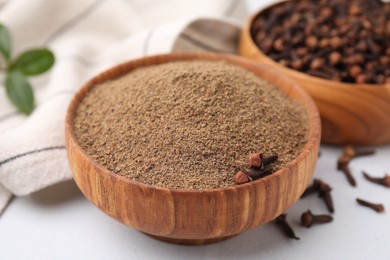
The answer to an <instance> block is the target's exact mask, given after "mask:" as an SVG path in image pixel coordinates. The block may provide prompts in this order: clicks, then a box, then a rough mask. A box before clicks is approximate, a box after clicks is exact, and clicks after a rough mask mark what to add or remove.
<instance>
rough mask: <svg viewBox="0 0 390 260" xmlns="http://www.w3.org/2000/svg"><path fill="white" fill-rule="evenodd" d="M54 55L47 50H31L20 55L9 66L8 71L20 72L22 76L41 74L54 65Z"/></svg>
mask: <svg viewBox="0 0 390 260" xmlns="http://www.w3.org/2000/svg"><path fill="white" fill-rule="evenodd" d="M54 60H55V59H54V54H53V53H52V52H51V51H50V50H48V49H44V48H42V49H33V50H29V51H26V52H23V53H22V54H20V56H19V57H18V58H17V59H16V60H15V62H14V63H13V64H12V65H11V66H10V70H20V71H21V72H23V74H24V75H28V76H33V75H38V74H41V73H43V72H45V71H47V70H49V69H50V68H51V66H53V64H54Z"/></svg>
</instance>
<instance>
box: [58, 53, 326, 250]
mask: <svg viewBox="0 0 390 260" xmlns="http://www.w3.org/2000/svg"><path fill="white" fill-rule="evenodd" d="M194 59H202V60H225V61H226V62H229V63H232V64H235V65H238V66H241V67H243V68H245V69H247V70H250V71H252V72H254V73H255V74H257V75H258V76H260V77H262V78H264V79H266V80H268V81H269V82H271V83H273V84H274V85H275V86H277V87H278V88H280V89H281V90H282V91H284V92H285V93H286V94H287V95H288V96H289V97H291V98H292V99H295V100H297V101H298V102H299V103H301V104H302V105H303V106H304V107H305V108H306V110H307V112H308V117H309V121H308V123H309V135H308V141H307V144H306V145H305V146H304V148H303V149H302V151H301V153H300V154H299V156H298V157H297V158H296V159H295V160H294V161H292V162H290V163H288V164H287V165H286V166H285V167H284V168H282V169H281V170H279V171H277V172H275V173H273V174H272V175H269V176H267V177H265V178H263V179H260V180H256V181H253V182H250V183H246V184H243V185H236V186H231V187H227V188H220V189H209V190H170V189H166V188H158V187H153V186H149V185H145V184H142V183H139V182H135V181H132V180H130V179H128V178H124V177H121V176H118V175H116V174H114V173H113V172H110V171H109V170H107V169H105V168H103V167H102V166H100V165H98V164H97V163H96V162H95V161H94V160H93V159H92V158H91V157H90V156H88V155H87V154H86V153H85V152H84V151H83V149H82V148H81V147H80V145H79V144H78V142H77V140H76V138H75V135H74V131H73V127H72V126H73V121H74V116H75V111H76V108H77V106H78V104H79V102H80V101H81V100H82V99H83V97H84V96H85V94H86V93H87V92H88V91H89V90H90V89H91V88H93V87H94V86H95V85H96V84H98V83H101V82H104V81H106V80H109V79H114V78H117V77H120V76H121V75H124V74H126V73H129V72H131V71H132V70H134V69H135V68H140V67H145V66H149V65H153V64H161V63H166V62H171V61H178V60H194ZM65 133H66V144H67V152H68V159H69V164H70V167H71V170H72V173H73V176H74V179H75V181H76V183H77V185H78V186H79V188H80V190H81V191H82V192H83V194H84V195H85V196H86V197H87V198H88V199H89V200H90V201H91V202H92V203H93V204H95V205H96V206H97V207H98V208H100V209H101V210H102V211H103V212H105V213H106V214H108V215H110V216H111V217H113V218H114V219H116V220H118V221H120V222H122V223H124V224H126V225H128V226H130V227H133V228H135V229H136V230H139V231H141V232H144V233H146V234H148V235H151V236H153V237H155V238H159V239H161V240H163V241H168V242H173V243H184V244H203V243H211V242H216V241H219V240H223V239H226V238H228V237H231V236H234V235H237V234H240V233H242V232H244V231H246V230H248V229H250V228H253V227H256V226H259V225H261V224H264V223H266V222H269V221H271V220H272V219H274V218H275V217H277V216H278V215H280V214H281V213H283V212H284V211H286V209H287V208H289V207H290V206H291V205H292V204H293V203H294V202H295V201H296V200H297V199H298V198H299V197H300V195H301V194H302V193H303V191H304V190H305V188H306V187H307V184H308V183H309V181H310V179H311V176H312V174H313V170H314V166H315V164H316V160H317V155H318V150H319V142H320V135H321V126H320V119H319V114H318V111H317V109H316V107H315V105H314V103H313V101H312V100H311V98H310V97H309V95H307V93H306V92H304V91H303V90H302V89H301V88H299V86H297V84H296V83H294V82H293V81H290V80H289V79H287V78H285V77H284V76H283V77H281V76H280V75H278V74H276V73H275V72H273V71H271V70H270V69H268V68H266V67H264V66H259V65H257V64H256V63H253V62H250V61H248V60H245V59H243V58H239V57H235V56H229V55H221V54H199V53H198V54H195V53H194V54H168V55H161V56H153V57H147V58H143V59H139V60H135V61H130V62H128V63H124V64H121V65H118V66H116V67H114V68H112V69H110V70H108V71H106V72H104V73H102V74H100V75H98V76H96V77H95V78H93V79H92V80H90V81H89V82H87V83H86V84H85V85H84V86H83V87H82V89H81V90H80V91H79V92H78V93H77V95H76V96H75V97H74V99H73V100H72V102H71V104H70V106H69V109H68V112H67V117H66V123H65Z"/></svg>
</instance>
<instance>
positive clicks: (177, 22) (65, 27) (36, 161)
mask: <svg viewBox="0 0 390 260" xmlns="http://www.w3.org/2000/svg"><path fill="white" fill-rule="evenodd" d="M0 8H1V9H0V22H1V23H3V24H5V25H6V26H7V27H8V28H9V30H10V31H11V33H12V36H13V53H14V55H15V54H17V53H20V52H21V51H23V50H26V49H28V48H31V47H38V46H42V45H46V46H49V47H50V48H51V49H52V50H53V51H54V52H55V54H56V63H55V66H54V68H53V69H52V70H51V71H50V72H49V73H47V74H45V75H44V76H40V77H37V78H32V80H31V83H32V84H33V86H34V92H35V95H36V108H35V110H34V112H33V113H32V114H31V115H30V116H29V117H25V116H22V115H20V114H19V113H18V112H17V111H16V110H15V108H14V107H13V106H12V105H11V104H10V103H9V101H8V99H7V98H6V96H5V91H3V90H2V91H0V213H1V212H2V211H3V209H4V208H5V206H6V205H7V203H8V202H9V200H10V198H12V196H13V195H16V196H22V195H27V194H30V193H31V192H34V191H37V190H39V189H42V188H44V187H46V186H49V185H52V184H54V183H57V182H61V181H64V180H68V179H71V174H70V170H69V167H68V163H67V159H66V151H65V146H64V131H63V129H64V118H65V113H66V108H67V106H68V104H69V101H70V100H71V98H72V96H73V95H74V93H75V92H76V91H77V89H78V87H79V86H80V85H81V84H82V83H83V82H85V81H86V80H87V79H88V78H90V77H92V76H93V75H94V74H97V73H98V72H99V71H102V70H104V69H106V68H108V67H110V66H112V65H114V64H116V63H120V62H123V61H126V60H129V59H134V58H139V57H142V56H146V55H153V54H158V53H165V52H170V51H190V50H191V51H194V50H195V51H213V52H229V53H234V52H235V49H236V43H237V40H238V36H239V28H240V26H241V24H240V23H242V22H243V21H244V20H245V18H246V13H245V7H244V4H243V1H239V0H186V1H181V0H110V1H108V0H66V1H53V0H8V1H7V0H5V1H4V0H0ZM0 77H1V82H3V81H4V76H3V75H1V76H0Z"/></svg>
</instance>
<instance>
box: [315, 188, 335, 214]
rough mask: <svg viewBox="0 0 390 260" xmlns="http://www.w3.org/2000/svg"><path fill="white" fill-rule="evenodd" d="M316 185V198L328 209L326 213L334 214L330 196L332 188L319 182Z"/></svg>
mask: <svg viewBox="0 0 390 260" xmlns="http://www.w3.org/2000/svg"><path fill="white" fill-rule="evenodd" d="M318 185H319V194H318V196H319V197H320V198H322V199H323V200H324V202H325V205H326V207H327V208H328V211H329V212H330V213H334V205H333V199H332V195H331V194H330V192H331V191H332V188H331V187H330V186H329V185H328V184H326V183H324V182H320V183H319V184H318Z"/></svg>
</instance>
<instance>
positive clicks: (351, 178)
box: [339, 163, 357, 187]
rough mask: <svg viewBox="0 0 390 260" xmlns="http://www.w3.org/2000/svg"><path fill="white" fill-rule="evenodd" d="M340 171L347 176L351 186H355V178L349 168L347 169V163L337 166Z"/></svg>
mask: <svg viewBox="0 0 390 260" xmlns="http://www.w3.org/2000/svg"><path fill="white" fill-rule="evenodd" d="M339 170H340V171H342V172H343V173H344V175H345V177H346V178H347V180H348V182H349V184H351V185H352V186H353V187H356V185H357V184H356V180H355V178H354V177H353V175H352V173H351V170H350V169H349V165H348V163H346V164H342V165H341V166H340V168H339Z"/></svg>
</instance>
